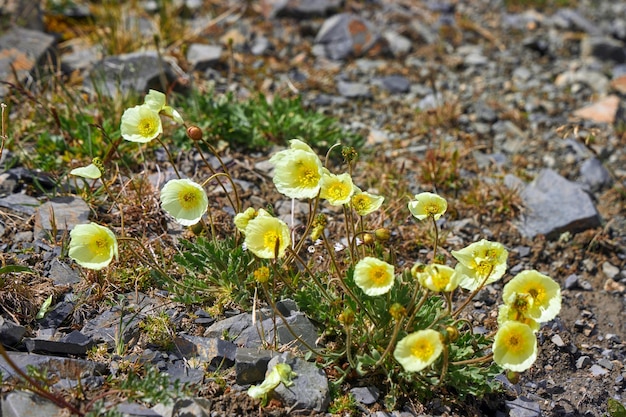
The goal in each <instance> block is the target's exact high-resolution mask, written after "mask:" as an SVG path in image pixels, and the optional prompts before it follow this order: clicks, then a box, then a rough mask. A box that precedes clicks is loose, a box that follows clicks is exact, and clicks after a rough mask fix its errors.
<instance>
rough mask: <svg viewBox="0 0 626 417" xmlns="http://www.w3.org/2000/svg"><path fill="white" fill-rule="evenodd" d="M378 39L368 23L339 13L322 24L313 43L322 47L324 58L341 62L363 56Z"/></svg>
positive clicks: (347, 14) (355, 16)
mask: <svg viewBox="0 0 626 417" xmlns="http://www.w3.org/2000/svg"><path fill="white" fill-rule="evenodd" d="M378 39H379V36H378V34H377V32H376V29H375V28H374V26H373V25H372V24H371V23H370V22H368V21H366V20H364V19H362V18H361V17H359V16H357V15H354V14H351V13H340V14H336V15H334V16H332V17H330V18H328V19H327V20H326V21H325V22H324V23H323V25H322V28H321V29H320V31H319V32H318V34H317V36H316V38H315V43H316V44H318V45H321V46H323V50H324V54H325V55H326V57H328V58H330V59H334V60H341V59H345V58H348V57H349V56H361V55H363V54H365V53H366V52H367V51H368V50H369V49H371V48H372V47H373V46H374V44H375V43H376V42H377V41H378Z"/></svg>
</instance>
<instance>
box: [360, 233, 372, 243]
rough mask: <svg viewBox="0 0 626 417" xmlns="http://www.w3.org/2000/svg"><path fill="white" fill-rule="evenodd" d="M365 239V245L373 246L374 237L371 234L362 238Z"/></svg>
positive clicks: (366, 234)
mask: <svg viewBox="0 0 626 417" xmlns="http://www.w3.org/2000/svg"><path fill="white" fill-rule="evenodd" d="M361 238H362V239H363V244H365V245H371V244H373V243H374V237H373V236H372V235H371V234H370V233H365V234H363V236H362V237H361Z"/></svg>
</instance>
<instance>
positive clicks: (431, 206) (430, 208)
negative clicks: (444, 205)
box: [424, 203, 439, 215]
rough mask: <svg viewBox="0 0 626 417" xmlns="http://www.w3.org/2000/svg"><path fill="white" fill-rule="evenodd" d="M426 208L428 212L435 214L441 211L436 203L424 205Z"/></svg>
mask: <svg viewBox="0 0 626 417" xmlns="http://www.w3.org/2000/svg"><path fill="white" fill-rule="evenodd" d="M424 210H425V211H426V213H428V214H431V215H434V214H437V213H439V206H438V205H437V204H435V203H430V204H426V205H425V206H424Z"/></svg>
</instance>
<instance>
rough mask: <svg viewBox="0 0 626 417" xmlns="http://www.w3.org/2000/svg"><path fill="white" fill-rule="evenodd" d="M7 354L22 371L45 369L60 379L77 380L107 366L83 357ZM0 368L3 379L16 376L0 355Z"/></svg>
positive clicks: (100, 372)
mask: <svg viewBox="0 0 626 417" xmlns="http://www.w3.org/2000/svg"><path fill="white" fill-rule="evenodd" d="M7 354H8V355H9V358H11V360H12V361H13V362H14V363H15V364H16V365H17V367H18V368H19V369H21V370H22V371H24V372H27V369H28V367H30V366H32V367H34V368H35V369H47V370H48V373H49V374H51V375H56V376H58V377H59V378H60V379H72V380H78V379H80V378H84V377H87V376H92V375H103V374H104V373H105V372H107V366H106V365H105V364H102V363H97V362H92V361H88V360H83V359H72V358H63V357H58V356H46V355H38V354H35V353H23V352H7ZM0 369H2V373H3V377H4V380H5V381H6V380H8V379H9V378H13V377H16V376H17V375H16V372H15V371H14V370H13V368H11V367H10V366H9V365H8V364H7V363H6V361H5V359H4V358H2V357H0Z"/></svg>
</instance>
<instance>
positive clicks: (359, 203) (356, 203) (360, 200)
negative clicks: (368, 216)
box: [352, 195, 367, 211]
mask: <svg viewBox="0 0 626 417" xmlns="http://www.w3.org/2000/svg"><path fill="white" fill-rule="evenodd" d="M352 206H353V207H354V209H355V210H356V211H364V210H365V209H367V197H365V196H363V195H357V196H355V197H354V198H353V199H352Z"/></svg>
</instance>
